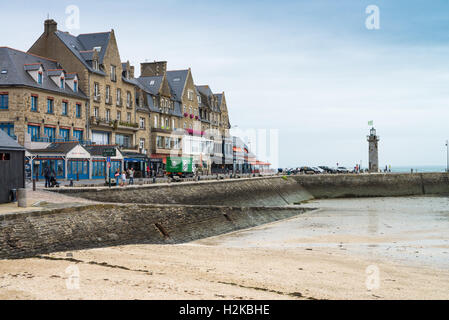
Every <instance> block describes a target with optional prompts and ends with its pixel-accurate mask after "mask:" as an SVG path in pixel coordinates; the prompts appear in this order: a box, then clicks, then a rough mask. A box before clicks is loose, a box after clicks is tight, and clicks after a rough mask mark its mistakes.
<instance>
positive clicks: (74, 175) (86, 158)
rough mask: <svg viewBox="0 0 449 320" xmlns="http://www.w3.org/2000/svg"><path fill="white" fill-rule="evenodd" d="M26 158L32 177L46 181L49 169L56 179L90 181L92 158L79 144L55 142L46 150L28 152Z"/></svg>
mask: <svg viewBox="0 0 449 320" xmlns="http://www.w3.org/2000/svg"><path fill="white" fill-rule="evenodd" d="M25 157H26V160H28V162H29V163H30V164H31V176H32V177H37V178H38V179H45V171H46V168H48V172H49V174H50V175H53V176H54V177H55V178H56V179H74V180H78V179H79V180H84V179H89V171H90V170H89V163H90V158H91V156H90V154H89V152H88V151H87V150H86V149H84V148H83V147H82V146H81V145H80V144H79V143H78V142H54V143H51V144H50V145H49V146H48V147H47V148H45V149H39V150H36V149H34V150H33V149H30V150H27V152H26V155H25Z"/></svg>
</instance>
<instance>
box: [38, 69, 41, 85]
mask: <svg viewBox="0 0 449 320" xmlns="http://www.w3.org/2000/svg"><path fill="white" fill-rule="evenodd" d="M37 83H39V84H42V72H41V71H39V72H38V74H37Z"/></svg>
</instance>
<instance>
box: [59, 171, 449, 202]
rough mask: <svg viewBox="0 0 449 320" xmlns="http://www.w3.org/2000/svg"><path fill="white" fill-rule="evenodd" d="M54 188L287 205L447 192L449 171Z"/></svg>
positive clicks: (96, 196)
mask: <svg viewBox="0 0 449 320" xmlns="http://www.w3.org/2000/svg"><path fill="white" fill-rule="evenodd" d="M53 191H56V192H61V193H65V194H68V195H75V196H78V197H82V198H86V199H90V200H95V201H100V202H117V203H161V204H168V203H169V204H190V205H192V204H208V205H233V206H246V207H248V206H283V205H286V204H295V203H300V202H302V201H305V200H310V199H313V198H315V199H320V198H342V197H381V196H384V197H389V196H410V195H423V194H449V175H448V174H447V173H419V174H361V175H355V174H348V175H298V176H289V177H286V178H282V177H265V178H252V179H236V180H220V181H205V182H188V183H176V184H175V183H173V184H163V185H147V186H136V187H127V188H112V189H108V188H105V187H101V188H75V189H64V188H61V189H55V190H53Z"/></svg>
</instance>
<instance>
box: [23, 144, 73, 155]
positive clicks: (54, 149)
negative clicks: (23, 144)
mask: <svg viewBox="0 0 449 320" xmlns="http://www.w3.org/2000/svg"><path fill="white" fill-rule="evenodd" d="M77 145H79V142H53V143H52V144H50V145H49V146H48V147H47V148H45V149H33V150H30V152H31V153H62V154H67V153H69V152H70V150H72V149H73V148H75V147H76V146H77Z"/></svg>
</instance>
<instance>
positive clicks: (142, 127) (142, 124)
mask: <svg viewBox="0 0 449 320" xmlns="http://www.w3.org/2000/svg"><path fill="white" fill-rule="evenodd" d="M139 122H140V129H145V118H140V121H139Z"/></svg>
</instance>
